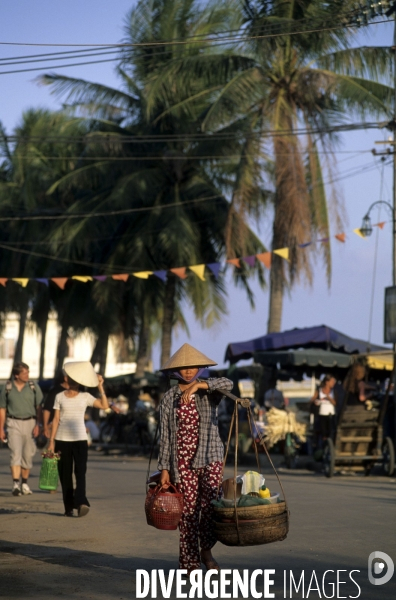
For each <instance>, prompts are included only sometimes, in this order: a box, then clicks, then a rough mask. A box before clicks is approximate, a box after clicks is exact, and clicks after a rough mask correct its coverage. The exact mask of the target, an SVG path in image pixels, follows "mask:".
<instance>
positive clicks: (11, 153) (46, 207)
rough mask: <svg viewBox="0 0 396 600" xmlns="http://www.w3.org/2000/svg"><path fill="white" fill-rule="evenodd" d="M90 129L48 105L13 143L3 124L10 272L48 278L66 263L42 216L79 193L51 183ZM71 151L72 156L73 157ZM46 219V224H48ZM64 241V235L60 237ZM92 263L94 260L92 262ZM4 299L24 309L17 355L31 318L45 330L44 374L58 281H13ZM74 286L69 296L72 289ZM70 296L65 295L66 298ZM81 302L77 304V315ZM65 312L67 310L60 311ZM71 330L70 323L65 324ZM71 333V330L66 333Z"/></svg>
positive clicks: (28, 116)
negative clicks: (52, 190)
mask: <svg viewBox="0 0 396 600" xmlns="http://www.w3.org/2000/svg"><path fill="white" fill-rule="evenodd" d="M85 133H86V130H85V129H84V130H83V128H82V126H81V124H79V123H77V122H76V121H75V120H72V119H70V118H68V117H66V116H65V115H64V114H61V113H52V112H49V111H43V110H29V111H26V112H25V113H24V114H23V116H22V119H21V123H20V125H18V127H16V129H15V131H14V132H13V134H14V136H15V137H16V141H15V142H14V143H10V142H9V139H8V137H7V136H6V133H5V131H4V130H3V129H2V128H0V143H1V150H2V153H1V154H2V157H3V161H2V163H1V177H0V215H1V216H2V217H5V216H6V217H7V218H8V219H9V220H8V221H7V222H5V223H4V224H2V230H1V242H2V243H3V244H5V245H6V246H3V248H2V252H1V257H2V262H1V270H2V274H3V276H8V277H16V276H17V277H28V278H35V277H37V276H38V277H41V278H43V279H44V280H45V279H46V278H47V282H48V278H50V277H51V276H57V275H59V272H60V271H59V269H60V268H65V267H64V266H63V264H62V262H60V263H59V262H57V260H56V258H57V255H59V254H60V253H59V247H60V246H59V245H54V246H53V255H54V258H52V257H51V252H49V251H50V250H51V246H50V243H51V240H52V233H53V230H54V223H55V222H54V221H51V220H49V221H41V220H40V217H49V216H50V215H51V214H56V215H60V214H61V213H62V211H63V210H64V209H65V208H66V207H67V206H68V204H70V202H71V200H72V198H74V193H73V192H74V190H72V193H70V194H68V193H62V194H60V193H58V192H56V193H55V194H53V195H51V196H48V194H47V190H48V188H49V186H50V185H52V184H53V183H54V181H56V180H57V179H59V178H60V177H62V176H64V175H66V174H67V173H68V172H69V171H70V169H71V168H73V161H74V158H73V157H75V156H78V155H79V154H81V151H82V147H83V146H82V144H81V139H82V136H83V135H84V134H85ZM62 136H66V137H67V138H68V140H69V141H68V143H67V144H64V143H61V142H60V143H59V142H58V138H59V137H62ZM69 157H70V158H69ZM21 213H22V215H26V214H29V216H31V217H33V218H35V217H36V220H31V221H24V220H22V221H20V220H18V218H19V216H20V215H21ZM43 224H44V225H45V226H43ZM58 242H59V240H58ZM88 264H89V263H88ZM66 268H67V269H68V274H70V275H72V274H75V273H76V270H75V265H74V264H73V263H72V262H69V264H67V267H66ZM59 291H60V290H59ZM0 293H1V294H2V296H3V297H4V303H5V306H6V307H7V310H8V311H11V310H16V311H17V312H18V313H19V315H20V327H19V335H18V340H17V344H16V351H15V360H21V359H22V352H23V339H24V333H25V327H26V323H27V320H28V317H29V313H30V319H31V320H32V322H33V323H35V324H36V326H37V328H38V330H39V331H40V333H41V351H40V368H39V376H40V378H41V377H42V376H43V370H44V353H45V336H46V330H47V323H48V318H49V314H50V312H51V311H52V310H55V309H56V308H57V305H58V304H59V301H58V293H57V290H56V288H55V286H54V285H52V284H51V285H50V286H49V285H48V287H45V286H44V285H43V284H42V283H34V282H30V283H29V284H28V286H27V287H25V288H22V287H20V286H19V285H18V284H17V283H14V282H9V283H7V287H6V288H5V289H4V288H2V290H1V292H0ZM69 293H70V292H69V290H66V291H65V292H64V293H63V296H65V295H66V296H67V295H68V294H69ZM63 299H64V298H63ZM78 307H79V304H78V303H75V305H74V311H73V314H74V315H76V313H77V309H78ZM60 312H61V311H60ZM65 331H66V332H67V328H66V330H65ZM66 337H67V336H66ZM59 348H62V351H61V352H60V356H59V360H60V361H61V362H62V364H63V360H62V357H63V356H64V353H65V352H66V351H67V345H66V341H65V335H61V337H60V344H59Z"/></svg>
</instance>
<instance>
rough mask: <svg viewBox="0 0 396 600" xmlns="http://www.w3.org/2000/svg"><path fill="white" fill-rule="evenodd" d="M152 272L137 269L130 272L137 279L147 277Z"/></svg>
mask: <svg viewBox="0 0 396 600" xmlns="http://www.w3.org/2000/svg"><path fill="white" fill-rule="evenodd" d="M152 274H153V272H152V271H138V272H137V273H132V275H133V276H134V277H138V278H139V279H148V278H149V277H150V275H152Z"/></svg>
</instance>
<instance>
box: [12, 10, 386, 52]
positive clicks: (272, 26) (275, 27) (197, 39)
mask: <svg viewBox="0 0 396 600" xmlns="http://www.w3.org/2000/svg"><path fill="white" fill-rule="evenodd" d="M357 12H358V11H351V12H350V13H348V14H345V15H342V16H341V21H340V22H339V24H338V25H334V26H332V27H319V26H318V25H317V26H316V27H315V28H313V29H312V27H314V25H313V23H315V20H314V19H312V18H307V19H299V20H298V21H292V22H290V21H289V22H288V23H282V22H277V23H269V24H266V26H265V27H261V26H256V27H252V28H251V29H246V31H254V30H255V29H260V30H264V31H265V30H266V29H267V30H268V31H274V33H263V34H262V35H254V36H249V35H241V34H238V35H235V36H230V35H229V34H230V33H233V32H238V31H240V30H239V29H230V30H227V31H217V32H213V33H211V34H209V35H208V34H194V35H192V36H186V37H184V38H170V39H167V40H159V41H150V42H118V43H115V44H114V43H110V44H109V43H101V44H69V43H66V44H65V43H63V44H62V43H42V42H35V43H34V42H0V45H2V46H31V47H51V48H59V47H61V48H76V47H77V48H84V47H85V48H96V47H104V46H105V47H107V48H121V49H123V48H142V47H146V46H149V47H152V46H167V45H175V44H177V45H186V44H191V43H206V42H209V43H210V42H213V41H215V40H216V37H220V36H228V37H225V38H223V37H221V38H220V39H221V40H222V41H228V40H233V39H235V38H240V39H263V38H267V37H274V36H276V37H281V36H285V35H301V34H306V33H320V32H321V31H334V30H337V29H348V28H352V29H355V28H356V29H359V28H360V25H359V24H357V23H352V22H349V23H348V22H346V20H347V19H348V17H349V18H351V19H353V18H354V16H355V15H356V14H357ZM329 17H330V15H329ZM304 22H305V23H306V26H307V27H308V29H301V26H303V25H304ZM316 22H318V23H323V19H320V20H317V21H316ZM381 23H389V19H381V20H373V21H370V22H368V23H365V24H364V26H365V27H368V26H369V25H379V24H381ZM282 27H285V29H282ZM287 27H289V29H287ZM293 27H300V29H297V31H293ZM309 27H311V29H309Z"/></svg>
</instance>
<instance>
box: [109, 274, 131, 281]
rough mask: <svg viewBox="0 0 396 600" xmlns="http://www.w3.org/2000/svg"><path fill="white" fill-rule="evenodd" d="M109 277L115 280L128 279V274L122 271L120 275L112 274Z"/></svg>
mask: <svg viewBox="0 0 396 600" xmlns="http://www.w3.org/2000/svg"><path fill="white" fill-rule="evenodd" d="M111 278H112V279H115V280H116V281H128V278H129V275H128V273H122V274H121V275H112V276H111Z"/></svg>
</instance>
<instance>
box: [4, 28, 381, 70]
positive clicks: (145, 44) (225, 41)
mask: <svg viewBox="0 0 396 600" xmlns="http://www.w3.org/2000/svg"><path fill="white" fill-rule="evenodd" d="M387 22H388V20H387V19H384V20H383V21H375V22H372V23H368V24H367V25H366V26H368V25H378V24H379V23H387ZM356 28H359V25H356V24H349V25H348V24H344V25H338V26H335V27H321V28H317V29H308V30H302V31H289V32H282V33H273V34H264V35H253V36H231V37H228V38H224V39H222V41H221V42H218V43H216V44H213V42H214V40H213V39H212V38H206V39H202V40H196V39H194V38H191V40H184V41H168V42H142V43H136V44H113V45H111V44H109V47H110V46H112V47H120V48H122V47H131V48H140V47H153V46H154V47H155V46H164V45H177V46H180V45H187V44H193V43H212V44H213V46H218V45H221V44H229V43H230V42H238V41H240V42H241V41H247V40H260V39H269V38H274V37H282V36H285V35H288V36H291V35H301V34H308V33H321V32H324V31H336V30H338V29H356ZM5 43H6V42H0V44H5ZM9 44H14V45H28V46H61V47H66V46H71V47H74V46H79V47H81V46H84V44H22V43H20V44H16V43H11V42H9ZM102 45H103V44H102ZM86 46H87V47H93V46H95V45H91V44H89V45H88V44H87V45H86ZM116 60H118V61H119V62H122V58H121V57H118V58H112V59H111V58H108V59H102V60H94V61H86V62H80V63H70V64H67V65H54V66H52V68H54V69H63V68H68V67H76V66H85V65H90V64H98V63H105V62H112V61H116ZM47 68H48V67H45V66H43V67H33V68H28V69H17V70H8V71H0V75H11V74H15V73H27V72H32V71H42V70H45V69H47Z"/></svg>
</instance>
